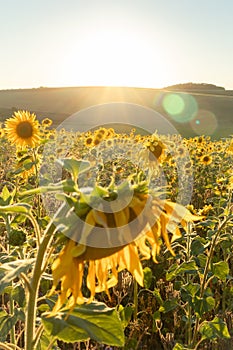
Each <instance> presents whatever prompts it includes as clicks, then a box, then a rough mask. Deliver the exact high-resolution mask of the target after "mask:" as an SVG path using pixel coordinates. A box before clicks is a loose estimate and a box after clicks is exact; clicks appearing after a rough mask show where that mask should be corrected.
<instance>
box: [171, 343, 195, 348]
mask: <svg viewBox="0 0 233 350" xmlns="http://www.w3.org/2000/svg"><path fill="white" fill-rule="evenodd" d="M172 350H191V349H188V348H186V347H185V346H184V345H183V344H180V343H176V345H175V346H174V348H173V349H172Z"/></svg>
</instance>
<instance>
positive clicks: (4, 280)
mask: <svg viewBox="0 0 233 350" xmlns="http://www.w3.org/2000/svg"><path fill="white" fill-rule="evenodd" d="M34 261H35V259H28V260H17V261H11V262H8V263H5V264H2V265H0V273H1V275H0V294H2V293H3V292H4V289H5V288H6V287H7V286H9V285H10V284H11V281H12V280H13V279H15V278H16V277H19V276H20V274H21V273H27V271H28V270H29V269H31V268H32V264H33V262H34Z"/></svg>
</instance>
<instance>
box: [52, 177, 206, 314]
mask: <svg viewBox="0 0 233 350" xmlns="http://www.w3.org/2000/svg"><path fill="white" fill-rule="evenodd" d="M127 189H132V190H133V191H132V192H131V194H132V196H131V197H130V199H129V198H128V197H127V196H126V194H127V193H128V192H129V191H128V190H127ZM113 194H117V195H116V196H113ZM119 198H121V200H122V203H125V204H124V205H122V206H121V208H118V207H117V206H116V208H115V204H117V200H118V199H119ZM68 201H69V204H68V208H67V210H68V213H70V214H68V216H66V220H67V223H68V226H67V232H63V233H64V234H65V235H66V236H67V237H69V239H67V240H66V244H65V246H64V248H63V249H62V250H61V252H60V253H59V255H58V257H57V258H56V259H55V260H54V262H53V264H52V272H53V288H52V291H51V293H53V292H54V291H55V290H57V291H58V300H57V303H56V305H55V307H54V310H53V313H56V312H57V311H58V310H59V309H60V308H61V307H62V306H63V305H64V304H66V305H67V306H68V307H69V308H72V307H74V305H75V304H76V303H78V304H79V303H83V302H85V300H86V299H85V298H84V297H83V294H82V290H83V278H84V276H85V273H84V271H86V272H87V274H86V285H87V288H88V289H89V292H90V293H89V300H92V299H93V298H94V295H95V293H98V292H103V291H105V292H106V293H107V295H109V291H108V290H109V288H111V287H113V286H115V285H116V284H117V282H118V272H120V271H122V270H124V269H127V270H128V271H129V272H130V273H131V274H132V276H134V278H135V279H136V281H137V282H138V283H139V284H140V285H141V286H143V280H144V275H143V267H142V264H141V262H140V260H141V259H150V258H151V257H152V258H153V260H154V261H155V262H156V258H157V255H158V254H159V252H160V246H161V243H162V241H164V243H165V245H166V246H167V248H168V250H170V252H171V253H172V254H173V255H174V252H173V250H172V246H171V242H173V241H174V240H175V239H177V238H179V237H181V231H180V228H179V227H178V224H179V223H180V224H181V226H182V227H183V228H184V229H185V230H186V229H187V222H189V221H192V220H197V217H196V216H195V215H192V214H191V213H190V212H189V211H188V210H187V209H185V208H184V207H182V206H181V205H179V204H176V203H172V202H170V201H168V200H162V199H160V198H158V197H154V196H152V195H151V194H150V193H148V191H147V188H146V186H145V183H144V182H139V183H138V184H136V185H133V186H132V185H131V182H129V183H128V184H127V180H126V181H125V183H124V185H122V184H121V185H118V186H116V187H115V188H114V191H112V190H111V188H100V186H98V187H95V188H93V191H92V192H91V193H90V194H86V193H84V195H82V193H80V195H79V197H76V198H73V199H71V197H69V199H68ZM104 201H105V202H106V203H107V208H108V210H104V209H105V206H104ZM98 202H101V204H102V205H100V206H98ZM67 203H68V202H67ZM71 203H72V204H71ZM70 205H71V206H72V207H73V209H74V210H73V211H71V210H70ZM109 208H111V209H112V211H111V210H109ZM117 208H118V209H117ZM74 213H75V215H76V218H75V217H74V216H69V215H73V214H74ZM198 219H199V217H198ZM61 220H62V222H63V223H64V222H65V221H64V218H61ZM57 224H58V225H59V222H57ZM69 225H70V227H69ZM85 269H86V270H85ZM58 286H60V288H59V290H58Z"/></svg>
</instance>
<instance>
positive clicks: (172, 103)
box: [0, 83, 233, 139]
mask: <svg viewBox="0 0 233 350" xmlns="http://www.w3.org/2000/svg"><path fill="white" fill-rule="evenodd" d="M189 84H190V83H189ZM198 85H199V84H198ZM200 85H203V84H200ZM204 85H205V84H204ZM206 85H207V86H195V87H194V86H191V90H190V85H189V86H184V84H178V85H174V86H170V87H167V88H164V89H147V88H133V87H65V88H44V87H41V88H38V89H17V90H1V91H0V120H1V121H4V120H5V119H6V118H8V117H10V116H11V115H12V112H13V111H15V110H18V109H27V110H30V111H31V112H34V113H36V115H37V116H38V118H39V119H42V118H45V117H49V118H51V119H53V121H54V126H58V125H59V124H60V123H61V122H62V121H63V120H64V119H66V118H67V117H68V116H70V115H72V114H74V113H76V112H77V111H80V110H82V109H84V108H87V107H91V106H93V105H99V104H104V103H109V102H125V103H133V104H138V105H141V106H145V107H148V108H151V109H153V110H155V111H157V112H159V113H160V114H162V115H163V116H164V117H165V118H166V119H167V120H168V121H170V122H171V123H172V125H174V127H175V128H176V129H177V130H178V131H179V132H180V134H181V135H182V136H183V137H192V136H195V135H197V134H198V133H201V132H202V131H203V130H204V131H205V130H207V133H208V126H210V123H215V124H216V125H215V130H214V129H213V128H212V131H211V134H212V137H213V138H215V139H216V138H221V137H228V136H229V135H231V134H233V91H226V90H225V89H224V88H220V87H215V86H214V85H211V84H206ZM165 101H166V103H165ZM177 104H178V107H179V108H180V109H179V108H178V110H177ZM194 105H195V110H194V109H193V108H194V107H193V106H194ZM182 106H183V109H182V108H181V107H182ZM209 115H211V116H212V117H211V118H212V119H211V118H210V119H209V125H207V124H208V118H209ZM205 116H206V120H205ZM191 118H193V120H192V121H190V119H191ZM203 118H204V119H203ZM116 122H117V121H116ZM205 127H206V129H205ZM210 129H211V128H210ZM213 130H214V131H213Z"/></svg>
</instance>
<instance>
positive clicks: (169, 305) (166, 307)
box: [159, 298, 178, 313]
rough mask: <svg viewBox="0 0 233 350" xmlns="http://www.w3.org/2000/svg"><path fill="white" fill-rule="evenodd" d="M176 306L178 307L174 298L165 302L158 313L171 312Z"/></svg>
mask: <svg viewBox="0 0 233 350" xmlns="http://www.w3.org/2000/svg"><path fill="white" fill-rule="evenodd" d="M177 305H178V301H177V299H176V298H173V299H170V300H165V302H164V303H163V305H161V306H160V308H159V312H163V313H166V312H169V311H172V310H174V309H175V308H176V307H177Z"/></svg>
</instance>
